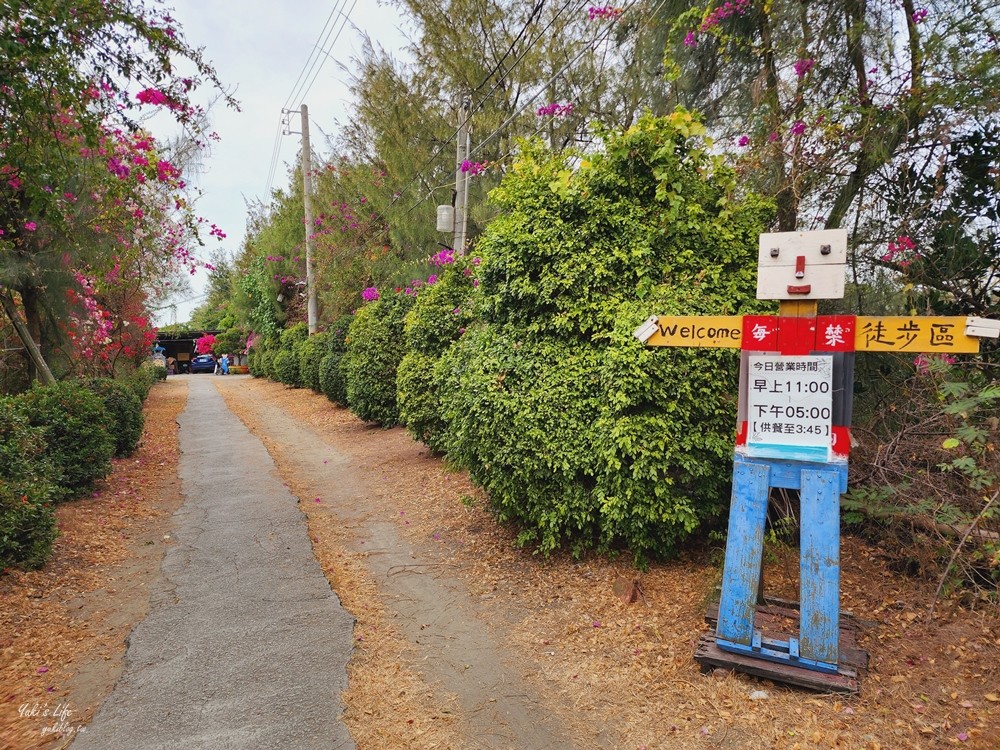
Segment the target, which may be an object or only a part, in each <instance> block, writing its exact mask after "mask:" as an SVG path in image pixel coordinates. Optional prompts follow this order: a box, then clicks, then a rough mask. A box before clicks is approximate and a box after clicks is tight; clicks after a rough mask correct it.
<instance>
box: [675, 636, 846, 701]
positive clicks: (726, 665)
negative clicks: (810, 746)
mask: <svg viewBox="0 0 1000 750" xmlns="http://www.w3.org/2000/svg"><path fill="white" fill-rule="evenodd" d="M694 658H695V661H697V662H698V663H699V664H701V665H702V668H703V669H704V668H706V667H716V668H721V669H730V670H736V671H738V672H745V673H746V674H750V675H754V676H755V677H763V678H764V679H768V680H774V681H775V682H784V683H786V684H789V685H797V686H798V687H803V688H807V689H809V690H819V691H821V692H825V693H858V692H860V690H861V682H860V680H859V679H858V675H857V673H856V672H855V671H854V670H852V669H848V668H845V667H841V669H840V671H839V672H838V673H837V674H827V673H824V672H815V671H813V670H811V669H803V668H802V667H795V666H792V665H790V664H787V665H786V664H778V663H776V662H769V661H763V660H761V659H753V658H751V657H748V656H743V655H742V654H733V653H730V652H728V651H723V650H722V649H720V648H719V647H718V646H716V645H715V638H714V637H713V636H712V635H710V634H707V633H706V634H705V635H703V636H702V637H701V638H700V639H699V640H698V646H697V648H696V650H695V654H694Z"/></svg>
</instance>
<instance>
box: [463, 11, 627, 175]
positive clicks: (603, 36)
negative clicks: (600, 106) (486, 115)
mask: <svg viewBox="0 0 1000 750" xmlns="http://www.w3.org/2000/svg"><path fill="white" fill-rule="evenodd" d="M638 2H639V0H633V2H632V3H630V4H629V5H628V7H626V8H624V9H623V12H628V11H629V10H631V9H632V8H633V7H634V6H635V5H636V4H637V3H638ZM612 30H614V24H610V23H609V24H608V27H607V29H605V30H604V32H603V33H602V34H598V35H596V36H595V37H594V40H593V41H592V42H590V44H588V45H586V46H584V48H583V49H582V50H580V52H579V54H577V56H576V57H574V58H571V59H570V60H568V61H567V62H566V64H565V65H563V66H562V67H561V68H560V69H559V70H558V72H556V74H555V75H554V76H552V77H551V78H550V79H549V80H548V81H546V82H545V83H544V84H542V85H541V86H540V87H539V88H538V90H537V91H536V92H535V93H534V94H533V95H532V96H531V97H529V98H528V100H527V101H526V102H524V104H522V105H521V106H520V107H519V108H518V110H517V111H516V112H514V114H512V115H511V116H510V117H508V118H507V119H506V120H504V121H503V122H502V123H501V124H500V126H499V127H498V128H497V129H496V130H494V131H493V132H492V133H490V134H489V135H488V136H487V137H486V138H484V139H483V140H481V141H480V142H479V143H478V144H477V145H476V147H475V148H474V149H472V151H470V152H469V157H470V158H471V157H472V156H474V155H475V154H476V152H478V151H480V150H481V149H482V148H483V147H484V146H486V144H488V143H489V142H490V141H492V140H493V139H494V138H496V137H497V135H499V134H500V133H501V132H502V131H503V130H504V129H505V128H506V127H507V126H508V125H510V124H511V123H512V122H513V121H514V120H515V119H516V118H517V117H519V116H520V115H521V113H523V112H524V110H525V109H527V108H528V107H529V106H530V105H531V104H533V103H534V102H535V100H536V99H538V97H539V96H541V95H542V94H543V93H545V91H546V89H547V88H548V87H549V86H550V85H551V84H552V83H554V82H555V81H556V79H557V78H559V77H560V76H561V75H562V74H563V73H565V72H566V71H567V70H568V69H569V67H570V66H571V65H573V64H574V63H576V62H577V61H578V60H579V59H580V58H581V57H583V56H584V54H585V53H586V52H588V51H591V50H593V49H594V47H596V46H597V44H598V43H599V42H603V41H605V40H606V39H607V37H609V36H610V35H611V32H612Z"/></svg>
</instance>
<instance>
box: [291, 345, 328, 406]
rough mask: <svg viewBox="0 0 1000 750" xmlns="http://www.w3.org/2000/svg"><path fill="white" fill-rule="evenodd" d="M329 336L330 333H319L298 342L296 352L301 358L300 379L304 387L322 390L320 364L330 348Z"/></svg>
mask: <svg viewBox="0 0 1000 750" xmlns="http://www.w3.org/2000/svg"><path fill="white" fill-rule="evenodd" d="M329 338H330V336H329V334H326V333H317V334H314V335H312V336H310V337H309V338H308V339H306V340H305V341H303V342H301V343H299V344H296V346H295V352H296V354H297V355H298V358H299V381H300V382H301V384H302V387H303V388H310V389H312V390H314V391H316V392H317V393H319V392H320V384H319V365H320V362H321V361H322V359H323V357H324V356H326V354H327V353H328V352H329V350H330V344H329V340H328V339H329Z"/></svg>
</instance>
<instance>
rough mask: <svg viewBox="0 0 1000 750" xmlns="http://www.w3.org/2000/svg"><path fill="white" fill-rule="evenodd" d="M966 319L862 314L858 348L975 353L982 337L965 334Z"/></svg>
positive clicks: (858, 329) (864, 350) (856, 338)
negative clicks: (869, 315) (870, 315)
mask: <svg viewBox="0 0 1000 750" xmlns="http://www.w3.org/2000/svg"><path fill="white" fill-rule="evenodd" d="M966 322H967V319H966V318H959V317H948V318H944V317H940V318H935V317H930V316H928V317H924V316H922V315H914V316H912V317H904V316H900V317H877V318H876V317H862V316H858V319H857V327H856V328H855V332H854V348H855V350H856V351H859V352H926V353H942V354H947V353H951V354H975V353H976V352H978V351H979V339H978V338H975V337H974V336H966V335H965V327H966Z"/></svg>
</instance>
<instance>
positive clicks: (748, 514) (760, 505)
mask: <svg viewBox="0 0 1000 750" xmlns="http://www.w3.org/2000/svg"><path fill="white" fill-rule="evenodd" d="M769 474H770V467H769V466H768V465H767V464H764V463H750V462H738V463H736V464H735V465H734V466H733V496H732V503H731V507H730V509H729V536H728V538H727V539H726V563H725V568H724V569H723V571H722V597H721V599H720V600H719V624H718V626H717V627H716V630H715V634H716V636H717V637H718V638H722V639H724V640H727V641H732V642H734V643H740V644H742V645H744V646H750V645H751V641H752V639H753V618H754V612H755V609H756V603H757V581H758V580H759V579H760V565H761V557H762V555H763V551H764V521H765V520H766V516H767V497H768V492H769V489H770V488H769V487H768V476H769Z"/></svg>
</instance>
